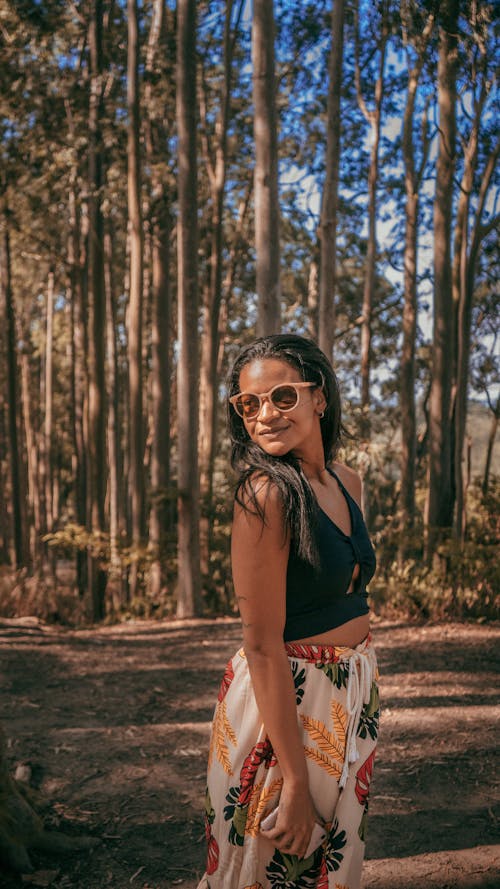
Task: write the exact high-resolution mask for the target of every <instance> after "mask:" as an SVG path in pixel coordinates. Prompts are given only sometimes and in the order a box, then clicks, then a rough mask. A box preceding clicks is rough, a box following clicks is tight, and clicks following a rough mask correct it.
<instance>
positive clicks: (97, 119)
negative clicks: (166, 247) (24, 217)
mask: <svg viewBox="0 0 500 889" xmlns="http://www.w3.org/2000/svg"><path fill="white" fill-rule="evenodd" d="M89 54H90V107H89V201H88V217H89V234H88V323H89V328H88V329H89V333H88V371H89V395H88V440H87V455H88V467H87V479H88V507H87V524H88V527H89V528H90V530H91V532H92V534H94V535H95V534H97V535H100V534H101V533H103V532H104V531H105V529H106V517H105V498H106V467H107V461H106V369H105V336H106V294H105V287H104V230H103V218H102V210H101V200H102V196H101V189H102V186H103V182H104V176H103V146H102V133H101V119H102V73H103V53H102V0H93V2H92V4H91V7H90V22H89ZM88 583H89V592H90V598H91V607H92V617H93V619H94V620H100V619H101V618H103V617H104V614H105V592H106V573H105V571H103V569H102V568H101V566H100V564H99V562H98V560H97V559H96V557H95V554H94V553H93V552H92V551H90V552H89V559H88Z"/></svg>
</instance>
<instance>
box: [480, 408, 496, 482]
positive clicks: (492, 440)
mask: <svg viewBox="0 0 500 889" xmlns="http://www.w3.org/2000/svg"><path fill="white" fill-rule="evenodd" d="M499 418H500V395H499V396H498V397H497V402H496V405H495V408H494V410H493V417H492V420H491V426H490V434H489V436H488V447H487V449H486V459H485V461H484V472H483V482H482V485H481V490H482V492H483V494H484V495H485V496H486V494H487V493H488V488H489V484H490V471H491V458H492V456H493V448H494V446H495V439H496V434H497V429H498V420H499Z"/></svg>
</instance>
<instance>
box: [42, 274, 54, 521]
mask: <svg viewBox="0 0 500 889" xmlns="http://www.w3.org/2000/svg"><path fill="white" fill-rule="evenodd" d="M45 329H46V336H45V386H44V394H45V404H44V424H43V434H44V438H45V447H44V458H45V471H44V479H45V509H46V517H47V531H48V532H49V533H51V532H52V531H53V530H54V502H53V479H52V473H53V469H54V454H53V447H52V408H53V397H52V383H53V372H52V367H53V350H54V272H53V270H52V269H51V270H50V271H49V275H48V280H47V308H46V325H45Z"/></svg>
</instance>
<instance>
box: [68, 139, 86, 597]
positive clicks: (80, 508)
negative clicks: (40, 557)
mask: <svg viewBox="0 0 500 889" xmlns="http://www.w3.org/2000/svg"><path fill="white" fill-rule="evenodd" d="M71 135H73V134H71ZM76 180H77V170H76V169H73V171H72V182H71V187H70V191H69V199H68V208H69V235H68V266H69V286H70V291H71V316H70V317H71V334H70V348H71V379H70V387H71V437H72V442H73V458H72V469H73V475H74V479H75V515H76V521H77V523H78V524H79V525H80V526H81V527H82V528H84V527H85V526H86V524H87V502H86V490H87V453H86V446H87V441H88V436H87V434H86V433H87V397H88V395H87V393H88V390H89V382H88V375H87V363H86V361H85V356H86V355H87V342H88V336H87V327H86V323H85V319H86V314H87V310H86V305H87V299H86V281H85V277H84V268H85V266H86V257H85V249H82V248H83V243H84V242H86V239H84V238H83V232H82V226H81V224H80V207H79V204H78V201H77V196H76V184H75V183H76ZM86 575H87V565H86V560H85V553H83V552H82V551H81V550H78V552H77V554H76V581H77V587H78V591H79V593H80V595H83V594H84V591H85V588H86Z"/></svg>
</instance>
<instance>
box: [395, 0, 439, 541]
mask: <svg viewBox="0 0 500 889" xmlns="http://www.w3.org/2000/svg"><path fill="white" fill-rule="evenodd" d="M412 7H413V5H412V4H411V3H409V2H405V3H402V4H401V18H402V26H403V41H404V44H405V48H406V58H407V64H408V87H407V94H406V104H405V109H404V117H403V137H402V148H403V162H404V168H405V198H406V200H405V245H404V255H403V267H404V273H403V274H404V279H403V288H404V307H403V344H402V349H401V384H400V402H399V403H400V411H401V497H400V502H401V507H400V511H401V530H402V534H401V552H402V553H403V554H404V548H405V541H407V540H408V533H409V532H410V531H411V529H412V527H413V524H414V518H415V481H416V410H415V344H416V335H417V310H418V306H417V267H418V262H417V245H418V226H419V199H420V194H419V192H420V186H421V182H422V177H423V173H424V169H425V164H426V161H427V158H428V153H429V146H430V139H429V136H428V133H427V104H426V105H425V108H424V112H423V114H422V120H421V133H422V145H421V150H420V162H417V160H416V156H415V155H416V152H415V144H414V140H415V124H414V117H415V103H416V99H417V90H418V85H419V81H420V77H421V74H422V69H423V66H424V63H425V60H426V56H427V51H428V47H429V41H430V37H431V34H432V31H433V28H434V19H435V16H434V13H433V12H431V13H430V14H429V15H428V16H427V20H426V21H425V24H424V26H423V28H422V27H421V24H422V23H421V21H420V16H419V15H418V13H417V10H416V9H415V8H414V7H413V8H412ZM412 50H413V52H412Z"/></svg>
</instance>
